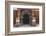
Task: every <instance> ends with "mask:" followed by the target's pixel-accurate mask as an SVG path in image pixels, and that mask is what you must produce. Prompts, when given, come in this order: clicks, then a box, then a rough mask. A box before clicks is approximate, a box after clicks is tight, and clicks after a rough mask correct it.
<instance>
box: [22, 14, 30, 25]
mask: <svg viewBox="0 0 46 36" xmlns="http://www.w3.org/2000/svg"><path fill="white" fill-rule="evenodd" d="M23 24H29V15H28V14H24V15H23Z"/></svg>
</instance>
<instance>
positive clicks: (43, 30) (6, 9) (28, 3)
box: [5, 1, 45, 36]
mask: <svg viewBox="0 0 46 36" xmlns="http://www.w3.org/2000/svg"><path fill="white" fill-rule="evenodd" d="M15 4H19V5H20V4H21V5H25V4H26V5H39V6H40V5H42V14H43V15H42V16H43V17H42V18H43V19H42V20H43V21H42V22H43V23H42V30H41V31H24V32H23V31H22V32H15V33H14V32H10V28H9V27H10V25H9V24H10V19H9V18H10V16H9V14H10V9H9V5H15ZM44 32H45V3H35V2H20V1H5V35H7V36H8V35H22V34H38V33H44Z"/></svg>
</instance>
